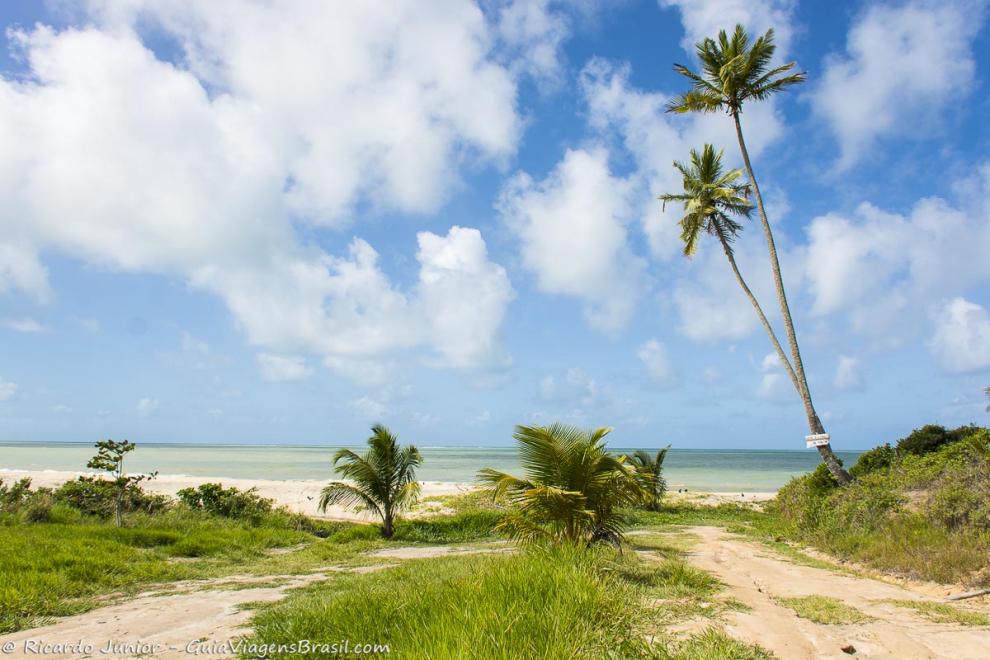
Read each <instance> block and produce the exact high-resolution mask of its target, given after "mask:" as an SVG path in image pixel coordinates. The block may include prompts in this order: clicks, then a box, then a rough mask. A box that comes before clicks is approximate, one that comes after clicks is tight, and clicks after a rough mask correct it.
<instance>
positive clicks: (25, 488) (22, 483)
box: [0, 479, 31, 513]
mask: <svg viewBox="0 0 990 660" xmlns="http://www.w3.org/2000/svg"><path fill="white" fill-rule="evenodd" d="M29 497H31V480H30V479H18V480H17V481H15V482H14V483H13V484H11V485H10V486H8V485H7V484H5V483H4V482H3V479H0V511H2V512H6V513H12V512H15V511H17V510H18V509H20V508H21V505H23V504H24V503H25V502H26V501H27V500H28V498H29Z"/></svg>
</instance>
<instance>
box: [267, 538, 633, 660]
mask: <svg viewBox="0 0 990 660" xmlns="http://www.w3.org/2000/svg"><path fill="white" fill-rule="evenodd" d="M615 561H616V559H615V557H614V555H613V553H610V552H609V551H607V550H598V551H589V550H587V549H584V548H570V547H560V548H554V549H546V550H544V549H530V550H528V551H526V552H521V553H519V554H516V555H510V556H504V555H499V556H470V557H450V558H442V559H432V560H420V561H409V562H406V563H404V564H402V565H401V566H399V567H396V568H393V569H388V570H385V571H380V572H377V573H370V574H365V575H354V574H345V575H340V576H335V577H334V578H333V579H331V580H330V581H328V582H326V583H322V584H318V585H313V586H310V587H307V588H304V589H302V590H300V591H299V592H297V593H294V594H293V595H291V596H289V597H288V598H287V599H286V600H284V601H282V602H280V603H278V604H275V605H272V606H269V607H266V608H264V609H263V610H261V612H260V613H259V614H258V615H257V616H256V617H255V619H254V625H255V636H254V637H253V638H252V639H251V640H250V641H251V642H252V643H256V644H275V645H279V644H287V643H290V642H292V641H294V640H298V639H310V640H313V641H314V642H315V643H317V644H331V643H333V642H337V641H339V640H341V639H349V640H351V641H352V642H360V643H373V644H385V645H388V646H389V648H390V650H391V652H392V654H394V655H395V656H396V657H400V658H401V657H420V656H429V657H431V658H437V659H440V658H517V657H538V658H576V657H577V658H592V657H594V658H599V657H648V656H649V655H650V650H649V647H648V645H647V643H646V641H645V638H644V637H643V635H642V634H641V632H640V631H641V629H642V627H643V626H644V625H645V623H646V616H647V612H646V611H645V610H643V609H642V608H638V607H636V606H635V603H636V602H638V600H639V597H640V594H641V592H642V586H641V585H639V584H638V583H636V582H635V581H632V580H628V579H626V578H625V576H624V575H623V574H622V573H621V572H617V571H615V570H608V569H609V567H612V566H613V565H614V564H615ZM276 657H278V655H277V654H276Z"/></svg>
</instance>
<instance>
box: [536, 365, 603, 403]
mask: <svg viewBox="0 0 990 660" xmlns="http://www.w3.org/2000/svg"><path fill="white" fill-rule="evenodd" d="M601 394H602V392H601V387H600V386H599V385H598V383H597V382H596V381H595V379H594V378H592V377H591V376H590V375H588V374H587V373H586V372H585V371H584V370H583V369H579V368H578V367H571V368H570V369H568V370H567V371H566V372H565V373H564V375H563V377H560V376H553V375H548V376H545V377H544V378H543V380H541V381H540V397H541V398H543V399H544V400H546V401H557V402H564V403H573V404H577V405H581V406H590V405H593V404H594V403H595V402H597V401H598V399H599V398H600V396H601Z"/></svg>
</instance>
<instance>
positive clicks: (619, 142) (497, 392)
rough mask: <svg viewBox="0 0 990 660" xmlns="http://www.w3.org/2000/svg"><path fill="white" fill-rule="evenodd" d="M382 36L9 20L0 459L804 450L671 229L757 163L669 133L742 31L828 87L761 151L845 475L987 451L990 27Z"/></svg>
mask: <svg viewBox="0 0 990 660" xmlns="http://www.w3.org/2000/svg"><path fill="white" fill-rule="evenodd" d="M360 4H364V3H352V4H351V5H349V6H347V7H346V8H345V7H344V6H343V5H337V4H334V3H323V2H319V1H316V0H313V1H312V2H309V1H303V0H298V1H292V2H289V1H286V2H278V1H275V0H269V1H266V2H261V1H260V0H259V1H249V0H218V1H217V2H210V3H201V2H194V1H192V0H189V1H185V2H170V3H165V2H154V1H152V0H126V1H125V0H92V1H90V2H84V1H83V0H61V1H60V2H52V3H48V4H45V3H39V2H33V1H30V2H29V1H27V0H23V1H21V0H15V1H13V2H6V3H4V4H3V6H2V7H0V20H2V22H3V24H4V26H5V28H6V41H7V44H6V45H7V48H5V49H4V50H3V53H2V54H0V68H2V74H3V79H2V82H0V144H2V145H3V147H2V149H0V197H2V199H3V204H2V206H0V208H2V211H0V335H2V344H0V345H2V347H3V348H2V349H0V439H3V440H17V441H29V440H32V441H95V440H96V439H98V438H101V437H106V436H112V437H128V438H130V439H131V440H136V441H138V442H141V441H145V442H167V441H182V442H204V443H205V442H235V443H236V442H244V443H291V444H324V443H327V444H341V443H353V442H358V441H360V440H361V438H363V437H365V436H366V434H367V428H368V426H369V425H370V424H371V423H372V422H375V421H379V420H380V421H383V422H385V423H386V424H388V425H389V426H391V427H392V428H393V429H394V430H396V431H397V432H398V433H399V434H400V437H402V438H403V439H406V440H411V441H416V442H418V443H419V444H421V445H503V444H508V443H509V442H511V430H512V426H513V425H514V424H516V423H544V422H550V421H553V420H561V421H565V422H569V423H575V424H579V425H582V426H598V425H610V426H614V427H615V429H616V431H615V436H614V440H613V442H614V443H616V444H619V445H621V446H656V445H658V444H667V443H673V444H674V445H675V446H677V447H760V448H801V447H802V446H803V436H804V435H805V433H806V425H805V420H804V417H803V413H802V410H801V407H800V405H799V403H798V400H797V397H796V395H795V394H794V392H793V390H792V389H791V388H790V386H789V383H788V382H786V379H785V377H784V375H783V372H782V371H781V369H780V366H779V364H776V363H775V362H774V360H773V359H772V358H768V354H769V353H770V345H769V343H768V340H767V338H766V337H765V335H764V334H763V333H762V331H761V329H760V328H759V327H758V325H757V323H756V319H755V316H754V315H753V313H752V310H751V308H749V306H748V303H747V302H746V300H745V299H744V298H743V296H742V294H741V292H740V291H739V289H738V287H737V286H736V284H735V282H734V280H733V279H732V277H731V273H730V271H729V268H728V265H727V264H726V263H725V259H724V257H723V256H722V255H721V253H720V252H719V251H718V250H717V249H715V248H716V247H717V246H714V245H704V246H703V247H702V249H701V250H700V251H699V253H698V254H697V255H696V256H695V257H693V258H692V259H691V260H687V259H685V258H684V257H682V256H681V255H680V254H679V252H678V249H679V247H678V242H677V241H678V237H677V230H676V220H677V218H678V214H677V211H678V209H675V208H672V207H669V208H668V209H667V210H666V211H661V208H660V206H659V203H658V202H656V200H655V196H656V195H657V194H659V193H662V192H668V191H674V190H676V188H677V186H678V184H679V181H678V179H677V177H676V176H675V174H674V170H673V169H672V167H671V166H670V163H671V161H673V160H674V159H684V158H686V157H687V152H688V150H689V149H690V148H691V147H700V146H701V144H703V143H704V142H706V141H708V142H713V143H715V144H716V145H717V146H719V147H723V148H724V149H725V154H726V159H727V160H728V161H729V162H730V163H731V164H732V165H733V166H738V164H739V156H738V148H737V145H736V143H735V141H734V134H733V132H732V126H731V121H730V119H729V118H728V117H726V116H723V115H713V116H708V117H702V118H697V117H681V116H676V117H675V116H671V115H667V114H665V113H664V112H663V104H664V103H665V102H666V100H667V99H669V98H670V97H671V95H673V94H675V93H677V92H679V91H682V89H683V84H682V82H681V81H680V80H679V79H678V78H677V76H676V75H675V74H674V73H673V72H672V71H671V64H672V63H673V62H682V63H687V64H693V63H694V60H693V58H692V55H691V51H690V45H691V44H692V43H693V42H694V41H696V40H697V39H699V38H701V37H703V36H706V35H710V34H714V33H715V32H716V31H717V29H718V28H720V27H727V28H731V27H732V26H733V25H734V24H735V23H736V22H742V23H744V24H745V25H746V26H747V27H748V28H749V29H750V30H751V31H752V32H762V31H763V30H765V29H766V28H768V27H771V26H772V27H774V28H775V30H776V32H777V37H778V44H779V49H778V59H779V60H780V61H790V60H796V61H797V62H798V63H799V66H800V67H801V68H802V69H803V70H806V71H807V72H808V82H807V84H805V85H804V86H803V87H802V88H801V89H799V90H797V91H796V92H794V93H791V94H789V95H786V96H783V97H781V98H779V99H776V100H775V101H772V102H768V103H763V104H759V105H758V106H755V105H754V106H753V107H750V108H747V109H746V111H745V112H744V115H743V122H744V128H745V130H746V132H747V139H748V141H749V145H750V149H751V152H752V153H753V155H754V165H755V168H756V170H757V175H758V176H759V177H760V179H761V181H760V183H761V187H762V188H763V189H764V191H765V195H766V198H767V203H768V212H769V215H770V216H771V222H772V224H773V225H774V226H775V231H776V233H777V238H778V244H779V247H780V251H781V255H782V257H781V261H782V264H783V269H784V276H785V281H786V284H787V286H788V294H789V296H790V299H791V302H792V309H793V312H794V314H795V318H796V323H797V325H798V333H799V339H800V340H801V344H802V349H803V353H804V356H805V362H806V366H807V370H808V374H809V379H810V381H811V388H812V392H813V395H814V397H815V401H816V405H817V407H818V409H819V412H820V413H821V414H822V416H823V418H824V420H825V423H826V426H827V427H828V429H829V431H830V432H831V434H832V437H833V444H834V446H835V447H836V448H839V449H852V448H864V447H869V446H872V445H874V444H877V443H879V442H884V441H889V440H893V439H896V438H897V437H900V436H901V435H903V434H905V433H906V432H908V431H910V429H912V428H914V427H916V426H919V425H921V424H923V423H926V422H929V421H939V422H941V423H944V424H961V423H969V422H977V423H984V424H985V423H986V422H987V413H986V412H984V406H985V399H984V396H983V394H982V390H983V388H984V387H986V386H987V385H990V259H988V258H987V254H988V253H990V202H988V201H987V200H988V199H990V195H988V192H990V156H988V154H990V149H988V147H990V128H988V126H987V123H986V121H985V118H986V117H987V116H988V114H990V113H988V111H990V107H988V106H990V93H988V87H987V82H986V80H987V75H988V72H987V69H986V62H988V61H990V57H988V55H990V37H988V32H987V30H986V19H987V16H988V13H987V6H986V3H985V2H954V3H952V2H938V3H935V2H917V1H916V2H899V3H868V2H867V3H848V4H846V5H844V6H843V7H842V9H841V10H836V8H835V6H832V5H830V6H825V5H823V4H822V3H810V2H805V3H798V2H791V1H787V0H775V1H773V2H767V3H763V4H759V3H753V2H743V1H741V0H719V1H714V2H691V1H689V0H660V2H659V3H657V2H631V1H630V2H624V3H595V2H591V1H587V2H551V1H533V2H508V1H489V0H483V1H481V2H480V3H472V2H468V1H466V0H451V1H450V2H449V3H401V2H398V3H394V6H386V5H385V4H378V3H367V6H364V7H359V6H358V5H360ZM744 233H745V236H744V238H743V239H742V240H741V241H740V242H739V244H738V246H737V256H738V260H739V262H740V266H741V268H742V270H743V272H744V274H745V275H746V276H747V278H748V279H749V280H750V283H751V285H752V287H753V288H754V290H755V291H756V293H757V295H758V296H759V298H760V299H761V301H762V302H763V305H764V307H765V308H766V309H767V310H768V312H772V313H771V320H772V321H773V322H775V323H777V325H778V327H780V326H779V314H777V313H776V311H775V309H776V305H775V301H774V298H773V295H772V289H771V282H770V278H769V266H768V262H767V257H766V249H765V245H764V244H763V242H762V237H761V232H760V230H759V227H758V226H757V225H753V224H749V225H748V226H747V227H746V230H745V232H744Z"/></svg>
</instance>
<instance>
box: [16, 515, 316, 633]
mask: <svg viewBox="0 0 990 660" xmlns="http://www.w3.org/2000/svg"><path fill="white" fill-rule="evenodd" d="M128 525H129V526H127V527H123V528H120V529H118V528H116V527H113V526H112V525H109V524H106V523H103V522H98V521H81V522H77V523H75V524H63V523H54V524H47V523H35V524H23V523H15V524H6V525H3V526H0V632H9V631H12V630H17V629H20V628H23V627H26V626H28V625H30V624H31V622H32V621H34V620H37V619H39V618H45V617H52V616H64V615H68V614H74V613H78V612H81V611H85V610H87V609H90V608H91V607H93V606H94V605H95V604H96V603H97V602H98V601H97V598H98V597H100V596H106V595H108V594H113V593H117V592H119V593H126V592H129V591H132V590H133V589H134V588H136V587H138V586H140V585H147V584H151V583H158V582H169V581H175V580H182V579H191V578H203V577H212V576H216V575H223V574H224V573H231V572H234V571H240V570H242V569H243V568H244V567H245V566H246V565H249V564H250V563H252V562H259V561H262V560H263V559H264V558H265V557H266V553H267V552H268V551H269V550H271V549H274V548H281V547H288V546H293V545H296V544H299V543H303V542H307V541H314V540H317V539H316V538H315V537H314V536H312V535H311V534H307V533H304V532H299V531H295V530H292V529H285V528H277V527H267V526H259V527H250V526H243V525H240V524H238V523H236V522H233V521H227V520H223V519H218V518H212V517H209V516H201V515H194V514H186V515H183V514H181V513H179V512H170V513H166V514H161V515H156V516H134V517H132V518H131V519H129V521H128ZM272 559H273V560H279V559H281V558H276V557H272ZM286 561H288V560H286Z"/></svg>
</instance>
